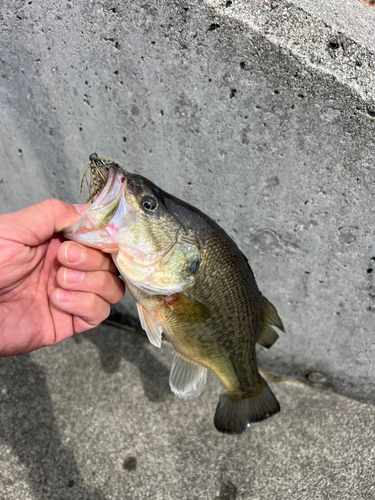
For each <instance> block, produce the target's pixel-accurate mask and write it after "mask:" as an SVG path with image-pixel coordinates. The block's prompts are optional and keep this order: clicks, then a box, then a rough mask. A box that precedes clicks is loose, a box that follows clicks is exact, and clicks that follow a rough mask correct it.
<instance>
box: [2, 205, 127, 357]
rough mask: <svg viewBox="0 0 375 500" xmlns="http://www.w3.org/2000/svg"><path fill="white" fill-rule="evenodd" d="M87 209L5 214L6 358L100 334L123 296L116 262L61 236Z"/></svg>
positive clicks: (54, 207)
mask: <svg viewBox="0 0 375 500" xmlns="http://www.w3.org/2000/svg"><path fill="white" fill-rule="evenodd" d="M86 209H87V206H84V205H78V206H74V205H68V204H66V203H63V202H62V201H59V200H56V199H49V200H45V201H42V202H41V203H37V204H36V205H32V206H30V207H28V208H24V209H23V210H19V211H17V212H13V213H9V214H3V215H0V356H13V355H16V354H23V353H26V352H30V351H33V350H35V349H38V348H39V347H43V346H47V345H52V344H57V343H58V342H61V341H62V340H64V339H65V338H67V337H70V336H71V335H73V334H74V333H80V332H83V331H85V330H89V329H91V328H94V327H95V326H97V325H98V324H99V323H101V322H102V321H103V320H104V319H105V318H106V317H107V316H108V315H109V312H110V306H109V304H114V303H116V302H118V301H119V300H120V299H121V298H122V297H123V295H124V291H125V288H124V284H123V282H122V280H120V278H119V277H118V271H117V269H116V267H115V265H114V264H113V261H112V259H111V257H110V256H109V255H107V254H104V253H103V252H101V251H100V250H96V249H94V248H87V247H84V246H82V245H79V244H78V243H74V242H71V241H65V240H64V238H63V236H62V235H61V234H60V231H61V230H62V229H63V228H64V227H68V226H72V225H73V224H75V223H76V222H77V221H78V220H79V218H80V217H81V215H82V214H83V213H84V212H85V210H86Z"/></svg>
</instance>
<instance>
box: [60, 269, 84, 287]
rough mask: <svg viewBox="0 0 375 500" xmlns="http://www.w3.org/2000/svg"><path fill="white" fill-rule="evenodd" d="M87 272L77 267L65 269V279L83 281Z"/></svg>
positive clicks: (76, 281) (74, 281) (71, 281)
mask: <svg viewBox="0 0 375 500" xmlns="http://www.w3.org/2000/svg"><path fill="white" fill-rule="evenodd" d="M84 277H85V273H84V272H83V271H77V270H76V269H68V268H67V267H66V268H65V269H64V281H65V282H66V283H81V282H82V281H83V278H84Z"/></svg>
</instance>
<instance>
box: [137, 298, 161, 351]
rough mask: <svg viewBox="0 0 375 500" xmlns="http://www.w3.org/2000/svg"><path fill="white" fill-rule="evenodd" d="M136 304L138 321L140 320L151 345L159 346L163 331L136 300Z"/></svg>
mask: <svg viewBox="0 0 375 500" xmlns="http://www.w3.org/2000/svg"><path fill="white" fill-rule="evenodd" d="M136 304H137V310H138V316H139V321H140V322H141V325H142V328H143V329H144V330H145V332H146V333H147V337H148V340H149V341H150V342H151V344H152V345H154V346H156V347H161V334H162V332H163V330H162V328H161V326H160V325H158V323H156V322H155V321H154V320H153V319H152V318H151V316H150V313H149V312H148V311H147V309H145V308H144V307H143V306H141V305H140V304H138V302H137V303H136Z"/></svg>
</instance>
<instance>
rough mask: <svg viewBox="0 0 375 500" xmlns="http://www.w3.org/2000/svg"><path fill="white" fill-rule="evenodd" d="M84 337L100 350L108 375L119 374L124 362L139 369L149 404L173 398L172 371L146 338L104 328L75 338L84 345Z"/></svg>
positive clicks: (102, 362)
mask: <svg viewBox="0 0 375 500" xmlns="http://www.w3.org/2000/svg"><path fill="white" fill-rule="evenodd" d="M139 328H140V327H139ZM83 338H85V339H86V340H88V341H90V342H92V343H93V344H94V345H95V346H96V347H97V348H98V351H99V355H100V362H101V366H102V368H103V370H104V371H105V372H106V373H115V372H116V371H118V370H119V369H120V365H121V360H122V359H124V360H126V361H128V362H129V363H132V364H133V365H134V366H136V367H137V368H138V370H139V375H140V378H141V381H142V384H143V388H144V392H145V395H146V397H147V398H148V399H149V400H150V401H153V402H159V401H164V400H166V399H167V398H168V396H170V397H172V393H171V392H170V388H169V371H170V368H169V367H166V366H165V365H164V364H163V363H161V362H160V361H159V360H158V359H157V358H156V357H155V356H154V355H153V354H152V353H151V352H150V350H149V341H148V339H147V338H146V337H143V336H142V335H139V334H137V333H134V332H130V331H126V330H120V329H116V328H108V327H101V328H97V329H96V330H91V331H89V332H86V333H83V334H81V335H80V336H76V337H75V340H76V342H81V341H82V339H83Z"/></svg>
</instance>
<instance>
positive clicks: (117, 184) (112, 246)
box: [63, 168, 129, 253]
mask: <svg viewBox="0 0 375 500" xmlns="http://www.w3.org/2000/svg"><path fill="white" fill-rule="evenodd" d="M126 184H127V178H126V175H125V174H124V173H123V172H121V171H119V170H117V169H114V168H110V169H109V173H108V180H107V183H106V185H105V187H104V188H103V190H102V191H101V193H100V194H99V195H98V196H97V198H96V199H95V201H94V203H93V204H92V205H91V206H90V207H89V208H88V209H87V210H86V212H85V214H84V215H83V216H82V217H81V219H80V220H79V221H78V222H77V223H76V224H74V226H71V227H67V228H65V229H63V234H64V236H65V237H66V238H67V239H70V240H73V241H76V242H77V243H81V244H83V245H86V246H89V247H93V248H98V249H100V250H102V251H103V252H108V253H117V252H118V251H119V243H118V241H117V234H118V232H119V227H120V224H122V225H123V221H124V219H126V216H127V215H128V213H129V206H128V204H127V203H126V201H125V198H124V189H125V187H126Z"/></svg>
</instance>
